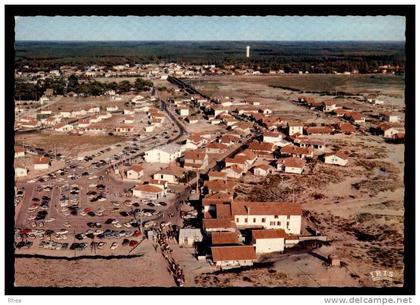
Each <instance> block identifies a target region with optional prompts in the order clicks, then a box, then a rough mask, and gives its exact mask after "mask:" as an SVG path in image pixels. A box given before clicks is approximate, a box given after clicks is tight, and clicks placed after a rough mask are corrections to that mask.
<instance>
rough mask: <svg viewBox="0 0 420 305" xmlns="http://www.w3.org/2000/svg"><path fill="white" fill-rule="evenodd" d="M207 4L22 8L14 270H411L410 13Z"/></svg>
mask: <svg viewBox="0 0 420 305" xmlns="http://www.w3.org/2000/svg"><path fill="white" fill-rule="evenodd" d="M60 18H61V19H60ZM136 18H137V19H136ZM214 18H218V20H215V21H213V22H212V23H211V25H212V26H215V27H217V29H216V30H215V31H209V32H206V33H204V32H205V31H204V29H205V28H206V27H208V26H209V23H207V22H210V20H211V18H210V17H208V18H201V17H200V16H195V17H180V16H178V17H168V16H166V17H165V16H162V17H159V16H156V17H153V18H152V17H150V18H149V17H133V16H131V17H112V16H110V17H98V18H97V17H94V16H92V17H87V16H85V17H74V18H72V17H60V16H58V17H42V16H36V17H19V18H16V25H15V29H16V34H15V35H16V36H15V39H16V43H15V96H14V103H15V104H14V110H15V121H14V140H15V144H14V170H15V189H14V191H15V201H14V207H15V215H14V217H15V219H14V221H15V222H14V223H15V226H14V233H15V234H14V238H15V265H14V268H15V278H14V285H15V286H16V287H28V286H29V287H110V286H114V287H145V286H147V287H179V289H182V288H181V287H280V286H281V287H325V286H327V287H401V286H403V284H404V164H405V160H404V147H405V145H404V143H405V102H406V101H405V96H404V90H405V36H404V35H405V34H404V33H405V32H404V31H405V21H404V17H399V16H376V17H375V16H373V17H366V16H365V17H360V18H359V17H357V16H353V17H331V18H330V17H323V18H322V20H318V19H317V18H316V17H308V18H307V19H305V18H306V17H296V18H295V19H293V18H291V17H287V18H286V17H285V18H286V19H287V22H288V23H290V24H289V26H288V27H281V26H280V25H281V23H282V22H283V21H284V18H283V17H275V16H274V17H258V18H257V17H256V18H255V20H252V19H253V18H254V17H250V16H248V17H246V16H244V17H232V18H230V17H214ZM264 18H272V19H273V20H271V21H270V22H266V21H264ZM276 18H277V19H276ZM353 18H356V19H357V20H353ZM364 18H365V19H366V20H365V19H364ZM248 19H249V20H248ZM248 21H252V26H253V27H254V28H257V29H255V33H257V34H258V35H261V36H258V37H257V36H255V37H254V36H252V32H250V31H247V33H245V34H244V31H242V30H240V29H239V28H238V27H236V26H234V25H233V24H234V23H235V22H238V23H239V22H241V26H242V24H244V23H246V22H248ZM76 22H77V24H78V25H79V26H80V29H78V28H77V27H76V26H74V25H75V23H76ZM105 22H106V23H107V25H106V26H105V25H103V24H102V23H105ZM157 22H158V23H159V24H160V26H156V27H155V23H157ZM347 22H350V23H352V24H357V26H355V33H349V32H348V31H347V30H342V29H343V28H346V27H345V26H344V25H345V24H346V23H347ZM137 23H138V24H142V27H138V28H137V27H136V24H137ZM148 23H149V24H150V27H148V28H145V27H144V24H148ZM192 23H194V24H195V27H194V33H189V34H188V33H187V34H185V33H184V32H183V31H184V30H185V29H186V27H185V25H188V24H192ZM311 23H313V25H312V26H308V24H311ZM329 23H331V24H336V25H340V26H337V27H332V28H333V29H332V30H333V31H336V32H335V34H334V35H335V36H334V37H338V38H340V37H342V38H341V39H338V38H334V39H332V38H331V37H330V36H328V35H327V34H325V31H324V30H322V29H325V28H327V27H328V24H329ZM268 24H276V26H275V27H269V26H267V25H268ZM302 24H305V26H307V27H308V30H307V31H308V32H307V33H306V34H305V35H307V37H308V38H307V39H303V38H302V36H300V35H304V33H302V29H303V27H302V26H301V25H302ZM372 24H375V26H371V25H372ZM378 25H379V26H378ZM96 26H97V27H98V28H95V27H96ZM125 26H126V27H132V30H131V32H130V31H129V32H130V33H131V34H130V35H132V36H127V35H128V34H127V35H124V34H121V35H120V33H119V29H120V28H121V27H125ZM177 26H179V28H180V29H178V28H177ZM223 27H226V31H225V32H223V31H222V28H223ZM280 28H281V30H279V31H277V30H276V29H280ZM330 28H331V27H330ZM378 28H381V31H379V32H378V31H377V29H378ZM70 29H71V31H72V33H71V34H70V33H69V32H70ZM159 31H161V32H159ZM287 31H289V32H290V33H285V32H287ZM340 31H343V32H340ZM180 32H182V33H183V34H182V35H181V34H179V33H180ZM214 33H220V37H219V36H217V35H215V34H214ZM264 33H266V34H267V35H266V36H264V35H265V34H264ZM83 35H85V36H83ZM113 35H118V36H117V38H115V39H113V38H114V36H113ZM153 35H154V36H153ZM197 35H203V36H202V38H201V39H200V37H198V36H197ZM212 35H214V36H212ZM240 35H244V36H243V37H242V36H240ZM276 35H279V36H276ZM282 35H283V36H282ZM340 35H342V36H340ZM352 35H353V36H352ZM171 37H172V38H173V39H172V38H171Z"/></svg>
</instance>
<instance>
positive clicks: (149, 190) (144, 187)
mask: <svg viewBox="0 0 420 305" xmlns="http://www.w3.org/2000/svg"><path fill="white" fill-rule="evenodd" d="M134 190H136V191H141V192H146V193H161V192H162V191H163V190H162V189H161V188H160V187H157V186H153V185H149V184H143V185H136V187H135V188H134Z"/></svg>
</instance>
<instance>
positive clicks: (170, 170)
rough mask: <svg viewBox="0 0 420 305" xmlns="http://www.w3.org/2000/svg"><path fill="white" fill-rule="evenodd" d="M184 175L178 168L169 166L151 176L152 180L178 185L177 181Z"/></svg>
mask: <svg viewBox="0 0 420 305" xmlns="http://www.w3.org/2000/svg"><path fill="white" fill-rule="evenodd" d="M183 175H184V171H183V170H182V169H181V168H180V167H178V166H169V167H167V168H164V169H162V170H160V171H158V172H157V173H155V174H153V179H154V180H158V181H166V182H168V183H171V184H176V183H178V179H179V178H181V177H182V176H183Z"/></svg>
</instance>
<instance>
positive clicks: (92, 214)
mask: <svg viewBox="0 0 420 305" xmlns="http://www.w3.org/2000/svg"><path fill="white" fill-rule="evenodd" d="M87 214H88V215H89V216H90V217H95V216H96V214H95V212H93V211H90V212H89V213H87Z"/></svg>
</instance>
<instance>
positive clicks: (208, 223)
mask: <svg viewBox="0 0 420 305" xmlns="http://www.w3.org/2000/svg"><path fill="white" fill-rule="evenodd" d="M203 227H204V229H235V228H236V224H235V222H234V221H233V219H229V218H205V219H203Z"/></svg>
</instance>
